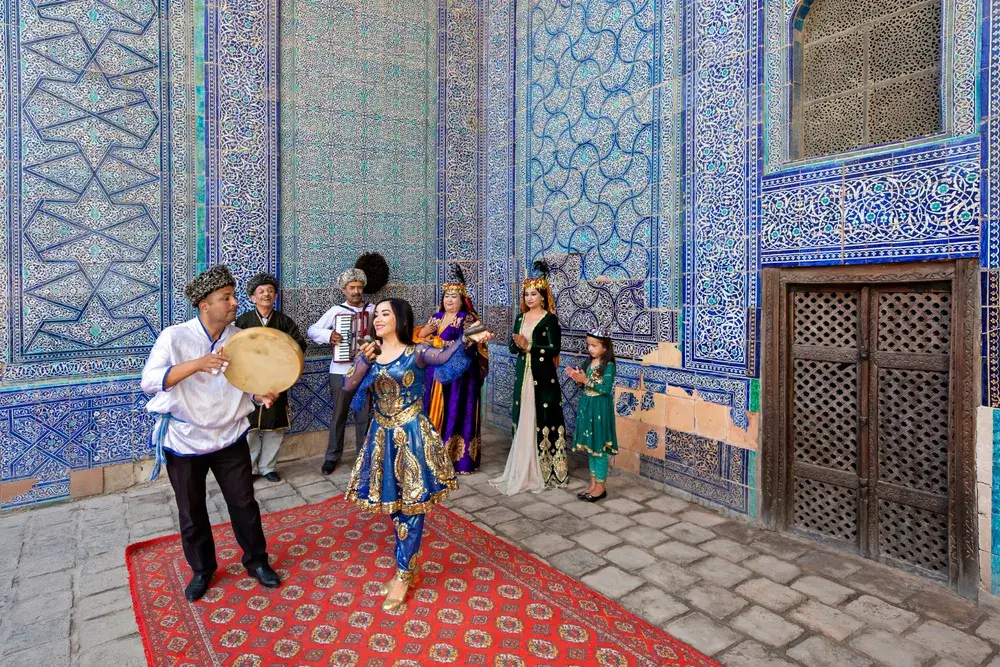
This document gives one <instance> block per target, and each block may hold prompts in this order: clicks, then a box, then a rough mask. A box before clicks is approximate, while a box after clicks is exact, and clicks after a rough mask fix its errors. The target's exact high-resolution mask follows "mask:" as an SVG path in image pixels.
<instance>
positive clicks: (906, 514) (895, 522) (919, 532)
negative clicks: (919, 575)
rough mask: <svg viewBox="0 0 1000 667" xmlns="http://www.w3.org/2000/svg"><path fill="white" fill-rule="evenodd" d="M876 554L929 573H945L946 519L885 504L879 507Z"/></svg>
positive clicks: (941, 515) (904, 506)
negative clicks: (877, 550)
mask: <svg viewBox="0 0 1000 667" xmlns="http://www.w3.org/2000/svg"><path fill="white" fill-rule="evenodd" d="M878 522H879V552H880V553H881V554H882V556H885V557H887V558H895V559H896V560H901V561H903V562H904V563H909V564H910V565H916V566H917V567H922V568H925V569H927V570H930V571H932V572H947V571H948V516H947V515H946V514H936V513H934V512H928V511H927V510H924V509H919V508H916V507H908V506H906V505H900V504H897V503H893V502H889V501H886V500H882V501H879V504H878Z"/></svg>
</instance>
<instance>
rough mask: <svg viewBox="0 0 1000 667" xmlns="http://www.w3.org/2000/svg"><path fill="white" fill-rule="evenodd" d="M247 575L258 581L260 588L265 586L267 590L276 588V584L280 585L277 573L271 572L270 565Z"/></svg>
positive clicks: (262, 566)
mask: <svg viewBox="0 0 1000 667" xmlns="http://www.w3.org/2000/svg"><path fill="white" fill-rule="evenodd" d="M249 574H250V576H251V577H253V578H254V579H256V580H257V581H259V582H260V585H261V586H267V587H268V588H277V587H278V584H280V583H281V579H279V578H278V573H277V572H275V571H274V570H272V569H271V566H270V565H261V566H260V567H258V568H257V569H256V570H254V571H253V572H250V573H249Z"/></svg>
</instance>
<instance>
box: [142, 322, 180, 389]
mask: <svg viewBox="0 0 1000 667" xmlns="http://www.w3.org/2000/svg"><path fill="white" fill-rule="evenodd" d="M170 348H171V334H170V330H169V329H166V330H164V331H161V332H160V335H159V336H157V337H156V342H155V343H153V349H152V350H151V351H150V353H149V358H148V359H146V365H145V366H143V367H142V381H141V382H140V386H141V387H142V390H143V391H144V392H146V393H147V394H149V395H150V396H152V395H153V394H156V393H158V392H161V391H170V390H169V389H167V386H166V383H167V373H169V372H170V369H171V368H173V367H174V364H173V363H171V354H170V351H171V350H170Z"/></svg>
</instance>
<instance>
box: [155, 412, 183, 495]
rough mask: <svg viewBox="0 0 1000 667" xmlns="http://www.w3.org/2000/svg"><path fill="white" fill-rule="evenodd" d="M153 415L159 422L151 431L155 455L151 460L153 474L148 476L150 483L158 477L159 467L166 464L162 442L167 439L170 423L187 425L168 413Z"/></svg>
mask: <svg viewBox="0 0 1000 667" xmlns="http://www.w3.org/2000/svg"><path fill="white" fill-rule="evenodd" d="M153 414H154V415H156V416H157V417H159V418H160V422H159V423H158V424H157V425H156V427H155V429H154V430H153V447H154V448H155V453H154V458H153V472H152V474H151V475H150V476H149V481H150V482H152V481H153V480H155V479H156V478H157V477H159V476H160V467H161V466H162V465H164V464H166V462H167V459H166V457H165V456H164V454H163V441H164V440H165V439H166V437H167V429H168V428H170V422H172V421H175V422H180V423H182V424H186V423H187V422H186V421H184V420H183V419H178V418H177V417H174V416H173V415H172V414H170V413H169V412H154V413H153Z"/></svg>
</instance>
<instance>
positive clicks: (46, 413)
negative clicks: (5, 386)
mask: <svg viewBox="0 0 1000 667" xmlns="http://www.w3.org/2000/svg"><path fill="white" fill-rule="evenodd" d="M147 400H148V397H147V396H146V395H145V394H144V393H143V392H142V390H141V389H140V388H139V383H138V381H135V380H110V381H101V382H92V383H85V384H79V385H76V386H61V387H46V388H42V389H22V390H15V391H5V392H3V393H0V480H2V481H5V482H6V481H12V480H18V479H28V478H34V479H35V480H36V484H35V486H34V487H33V488H32V490H31V491H30V492H29V493H27V494H25V495H23V496H19V497H18V499H17V502H16V503H15V504H17V505H22V504H29V503H32V502H41V501H43V500H54V499H57V498H60V497H66V496H68V495H69V474H70V472H71V471H73V470H85V469H88V468H93V467H103V466H109V465H115V464H118V463H127V462H131V461H136V460H139V459H141V458H145V457H148V456H149V455H150V454H151V449H150V429H151V427H152V423H153V420H152V419H151V418H150V417H149V415H148V414H147V413H146V411H145V406H146V401H147ZM4 509H8V506H6V505H5V506H4Z"/></svg>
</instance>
